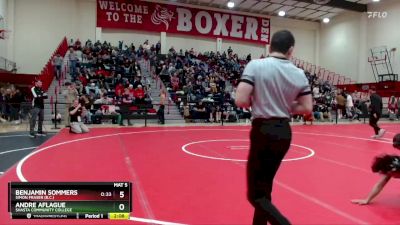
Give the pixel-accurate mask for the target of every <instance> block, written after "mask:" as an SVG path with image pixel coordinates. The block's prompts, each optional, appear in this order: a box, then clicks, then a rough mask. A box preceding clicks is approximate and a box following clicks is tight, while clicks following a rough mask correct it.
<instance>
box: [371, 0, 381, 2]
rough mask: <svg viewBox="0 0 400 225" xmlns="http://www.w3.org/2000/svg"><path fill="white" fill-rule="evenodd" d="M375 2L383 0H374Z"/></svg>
mask: <svg viewBox="0 0 400 225" xmlns="http://www.w3.org/2000/svg"><path fill="white" fill-rule="evenodd" d="M372 1H373V2H379V1H381V0H372Z"/></svg>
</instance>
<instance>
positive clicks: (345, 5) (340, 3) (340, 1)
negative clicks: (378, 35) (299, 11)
mask: <svg viewBox="0 0 400 225" xmlns="http://www.w3.org/2000/svg"><path fill="white" fill-rule="evenodd" d="M297 1H298V2H305V3H310V4H317V3H316V2H318V1H315V2H314V0H297ZM317 5H318V4H317ZM324 5H326V6H331V7H335V8H341V9H345V10H350V11H355V12H367V5H366V4H359V3H355V2H349V1H346V0H331V1H329V2H328V3H326V4H324ZM324 5H321V6H324Z"/></svg>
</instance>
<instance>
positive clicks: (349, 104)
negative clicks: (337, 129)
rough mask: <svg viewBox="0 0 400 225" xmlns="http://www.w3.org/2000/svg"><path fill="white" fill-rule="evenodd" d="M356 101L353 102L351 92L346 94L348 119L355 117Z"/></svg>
mask: <svg viewBox="0 0 400 225" xmlns="http://www.w3.org/2000/svg"><path fill="white" fill-rule="evenodd" d="M353 107H354V103H353V98H352V97H351V95H350V94H347V96H346V115H347V118H348V119H351V118H352V117H353V114H352V111H353Z"/></svg>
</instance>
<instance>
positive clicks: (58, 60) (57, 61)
mask: <svg viewBox="0 0 400 225" xmlns="http://www.w3.org/2000/svg"><path fill="white" fill-rule="evenodd" d="M63 61H64V59H63V58H62V57H61V55H60V53H57V54H56V55H55V56H54V58H53V66H54V72H55V75H56V79H57V80H59V79H60V77H61V67H62V64H63Z"/></svg>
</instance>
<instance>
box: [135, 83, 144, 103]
mask: <svg viewBox="0 0 400 225" xmlns="http://www.w3.org/2000/svg"><path fill="white" fill-rule="evenodd" d="M134 96H135V103H136V104H144V103H145V92H144V90H143V87H142V85H138V86H137V88H136V89H135V91H134Z"/></svg>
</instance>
